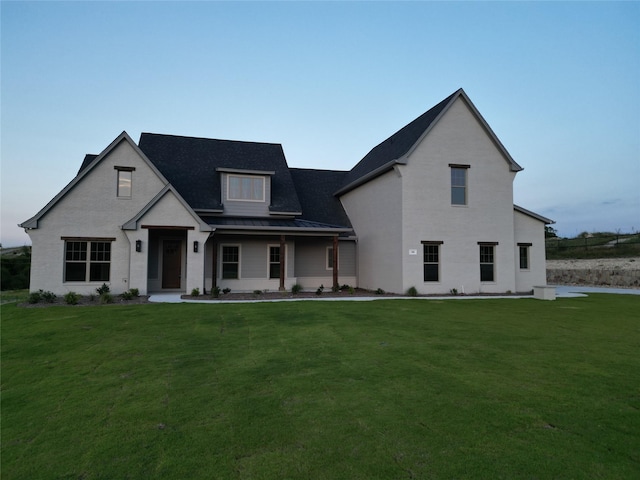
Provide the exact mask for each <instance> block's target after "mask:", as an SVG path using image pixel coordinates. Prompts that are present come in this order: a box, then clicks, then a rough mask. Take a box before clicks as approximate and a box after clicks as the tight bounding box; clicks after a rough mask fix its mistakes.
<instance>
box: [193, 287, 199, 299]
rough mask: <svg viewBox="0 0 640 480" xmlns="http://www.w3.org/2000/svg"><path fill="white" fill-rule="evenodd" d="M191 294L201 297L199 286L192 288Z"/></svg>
mask: <svg viewBox="0 0 640 480" xmlns="http://www.w3.org/2000/svg"><path fill="white" fill-rule="evenodd" d="M191 296H192V297H199V296H200V289H199V288H194V289H193V290H191Z"/></svg>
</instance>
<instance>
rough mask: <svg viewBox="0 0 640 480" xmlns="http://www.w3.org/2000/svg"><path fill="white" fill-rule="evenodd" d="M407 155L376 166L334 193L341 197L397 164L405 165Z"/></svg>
mask: <svg viewBox="0 0 640 480" xmlns="http://www.w3.org/2000/svg"><path fill="white" fill-rule="evenodd" d="M405 156H406V155H405ZM405 156H403V157H402V158H399V159H395V160H391V161H390V162H387V163H385V164H384V165H382V166H380V167H378V168H376V169H375V170H372V171H370V172H369V173H367V174H366V175H364V176H362V177H360V178H359V179H357V180H355V181H353V182H351V183H350V184H349V185H346V186H344V187H342V188H341V189H340V190H338V191H337V192H336V193H334V196H336V197H339V196H340V195H344V194H345V193H347V192H350V191H351V190H354V189H355V188H357V187H359V186H360V185H363V184H365V183H367V182H369V181H370V180H373V179H374V178H376V177H378V176H380V175H382V174H383V173H386V172H388V171H389V170H392V169H393V167H394V166H395V165H398V164H402V165H404V164H405V163H406V160H405Z"/></svg>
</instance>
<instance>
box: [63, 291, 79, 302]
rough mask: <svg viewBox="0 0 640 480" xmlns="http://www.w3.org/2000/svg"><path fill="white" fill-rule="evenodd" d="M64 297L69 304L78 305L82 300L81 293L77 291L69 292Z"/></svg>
mask: <svg viewBox="0 0 640 480" xmlns="http://www.w3.org/2000/svg"><path fill="white" fill-rule="evenodd" d="M63 298H64V301H65V302H66V303H67V305H77V304H78V301H79V300H80V295H79V294H77V293H76V292H67V293H65V294H64V297H63Z"/></svg>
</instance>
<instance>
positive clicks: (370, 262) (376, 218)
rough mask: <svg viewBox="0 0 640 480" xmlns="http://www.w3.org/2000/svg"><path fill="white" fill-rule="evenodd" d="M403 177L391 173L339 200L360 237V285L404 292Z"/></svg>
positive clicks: (358, 248)
mask: <svg viewBox="0 0 640 480" xmlns="http://www.w3.org/2000/svg"><path fill="white" fill-rule="evenodd" d="M402 195H403V185H402V178H401V177H400V176H399V175H398V174H397V172H396V171H390V172H388V173H385V174H383V175H382V176H380V177H377V178H376V179H374V180H372V181H370V182H368V183H366V184H364V185H361V186H360V187H358V188H356V189H355V190H352V191H350V192H348V193H346V194H345V195H343V196H341V197H340V200H341V202H342V205H343V207H344V209H345V211H346V213H347V215H348V216H349V219H350V220H351V224H352V226H353V229H354V231H355V233H356V236H357V237H358V245H357V257H358V260H357V265H358V282H357V284H358V286H359V287H361V288H367V289H372V290H375V289H378V288H382V289H383V290H385V291H389V292H399V291H401V290H402V285H403V281H402V275H403V271H402V270H403V264H402V251H403V243H402V234H403V231H402V221H403V215H402Z"/></svg>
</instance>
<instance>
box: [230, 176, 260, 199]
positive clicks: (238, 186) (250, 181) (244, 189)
mask: <svg viewBox="0 0 640 480" xmlns="http://www.w3.org/2000/svg"><path fill="white" fill-rule="evenodd" d="M264 180H265V178H264V177H258V176H255V175H231V174H230V175H228V176H227V200H239V201H245V202H264V201H265V198H264V190H265V188H264Z"/></svg>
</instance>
